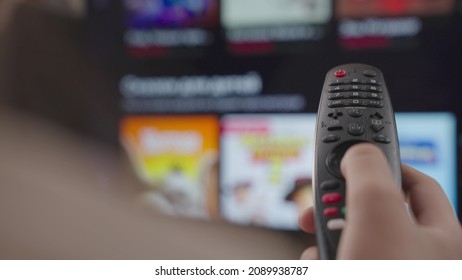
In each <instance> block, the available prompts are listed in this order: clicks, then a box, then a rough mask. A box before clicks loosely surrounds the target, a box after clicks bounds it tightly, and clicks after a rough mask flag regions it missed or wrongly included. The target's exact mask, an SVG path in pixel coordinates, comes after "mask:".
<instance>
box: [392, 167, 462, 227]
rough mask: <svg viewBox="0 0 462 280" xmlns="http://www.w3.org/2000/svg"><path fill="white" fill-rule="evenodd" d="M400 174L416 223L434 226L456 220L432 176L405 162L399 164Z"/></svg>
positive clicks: (449, 204)
mask: <svg viewBox="0 0 462 280" xmlns="http://www.w3.org/2000/svg"><path fill="white" fill-rule="evenodd" d="M401 174H402V178H403V187H404V189H405V191H406V192H407V194H408V197H409V203H410V206H411V209H412V212H413V214H414V216H415V218H416V221H417V223H418V224H420V225H425V226H433V225H435V226H436V225H443V224H447V223H452V224H454V222H455V221H457V218H456V216H455V212H454V210H453V208H452V206H451V203H450V202H449V200H448V198H447V197H446V195H445V193H444V191H443V189H442V188H441V187H440V185H439V184H438V183H437V182H436V181H435V180H434V179H433V178H431V177H429V176H427V175H425V174H423V173H421V172H420V171H418V170H416V169H414V168H412V167H410V166H408V165H405V164H402V165H401Z"/></svg>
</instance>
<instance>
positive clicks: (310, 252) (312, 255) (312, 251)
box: [300, 246, 319, 260]
mask: <svg viewBox="0 0 462 280" xmlns="http://www.w3.org/2000/svg"><path fill="white" fill-rule="evenodd" d="M300 259H301V260H317V259H319V254H318V247H316V246H313V247H309V248H308V249H306V250H305V251H303V253H302V255H301V256H300Z"/></svg>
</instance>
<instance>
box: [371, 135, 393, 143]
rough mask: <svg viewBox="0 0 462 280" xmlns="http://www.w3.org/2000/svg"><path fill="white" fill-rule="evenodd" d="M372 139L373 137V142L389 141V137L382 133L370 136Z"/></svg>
mask: <svg viewBox="0 0 462 280" xmlns="http://www.w3.org/2000/svg"><path fill="white" fill-rule="evenodd" d="M372 139H374V141H375V142H379V143H383V144H388V143H390V142H391V140H390V138H388V137H387V136H385V135H383V134H376V135H374V136H372Z"/></svg>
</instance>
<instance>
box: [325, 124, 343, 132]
mask: <svg viewBox="0 0 462 280" xmlns="http://www.w3.org/2000/svg"><path fill="white" fill-rule="evenodd" d="M342 129H343V126H341V125H333V126H329V127H328V128H327V130H329V131H336V130H342Z"/></svg>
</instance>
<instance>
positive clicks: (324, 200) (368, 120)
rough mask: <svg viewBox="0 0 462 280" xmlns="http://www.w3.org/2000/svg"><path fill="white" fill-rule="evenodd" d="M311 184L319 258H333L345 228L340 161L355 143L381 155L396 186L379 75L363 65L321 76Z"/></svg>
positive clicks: (391, 121) (388, 112)
mask: <svg viewBox="0 0 462 280" xmlns="http://www.w3.org/2000/svg"><path fill="white" fill-rule="evenodd" d="M315 141H316V146H315V155H314V158H315V159H314V170H313V184H314V192H315V202H314V203H315V223H316V238H317V243H318V250H319V254H320V258H321V259H335V258H336V254H337V246H338V243H339V240H340V235H341V232H342V229H343V227H344V226H345V223H346V221H345V212H346V207H345V192H346V191H348V190H347V189H346V188H345V180H344V178H343V177H342V174H341V172H340V162H341V159H342V157H343V155H344V153H345V152H346V150H347V149H348V148H349V147H351V146H352V145H354V144H357V143H360V142H370V143H374V144H376V145H377V146H378V147H380V148H381V149H382V151H383V152H384V153H385V155H386V157H387V159H388V162H389V165H390V168H391V170H392V172H393V175H394V176H395V180H396V183H397V185H398V186H401V169H400V168H401V167H400V158H399V145H398V136H397V132H396V123H395V117H394V113H393V109H392V106H391V102H390V98H389V95H388V90H387V87H386V85H385V80H384V77H383V74H382V72H381V71H380V70H379V69H377V68H375V67H372V66H369V65H364V64H345V65H340V66H337V67H335V68H333V69H331V70H330V71H329V72H328V73H327V76H326V80H325V82H324V86H323V89H322V94H321V100H320V102H319V109H318V115H317V123H316V140H315Z"/></svg>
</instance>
